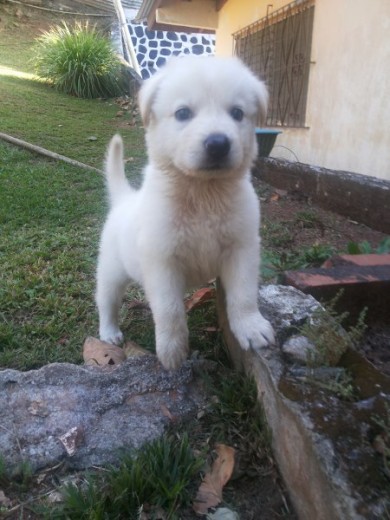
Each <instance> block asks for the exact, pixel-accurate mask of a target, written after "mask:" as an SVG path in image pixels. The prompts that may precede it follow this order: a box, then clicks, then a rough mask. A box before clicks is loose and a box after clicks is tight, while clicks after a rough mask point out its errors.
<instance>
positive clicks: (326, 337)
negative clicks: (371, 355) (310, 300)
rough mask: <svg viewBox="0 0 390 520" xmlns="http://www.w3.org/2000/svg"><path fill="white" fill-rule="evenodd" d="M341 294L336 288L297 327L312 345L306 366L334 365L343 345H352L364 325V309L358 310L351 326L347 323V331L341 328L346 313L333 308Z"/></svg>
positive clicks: (359, 335) (344, 346)
mask: <svg viewBox="0 0 390 520" xmlns="http://www.w3.org/2000/svg"><path fill="white" fill-rule="evenodd" d="M342 294H343V291H339V292H338V293H337V295H336V296H335V297H334V298H333V299H332V300H331V301H330V302H329V303H327V304H325V307H318V308H317V309H316V310H315V311H314V313H313V315H312V317H311V319H310V320H308V321H307V322H306V323H305V324H304V325H303V326H302V327H301V329H300V333H301V334H302V335H303V336H306V337H307V338H308V340H309V341H310V342H311V343H312V344H313V345H314V347H315V350H314V351H309V353H308V359H307V364H308V366H310V367H318V366H334V365H336V364H337V363H338V361H339V359H340V357H341V355H342V354H343V353H344V352H345V351H346V350H347V348H353V347H354V346H356V344H357V343H358V341H359V340H360V339H361V337H362V335H363V333H364V331H365V329H366V325H365V317H366V314H367V309H363V311H362V312H361V313H360V315H359V318H358V321H357V323H356V325H355V326H352V327H350V328H349V329H348V331H347V330H345V329H344V328H343V326H342V324H343V323H344V322H345V320H346V319H347V318H348V316H349V313H348V312H344V313H341V314H339V313H338V312H337V311H336V310H335V306H336V304H337V302H338V301H339V299H340V298H341V296H342Z"/></svg>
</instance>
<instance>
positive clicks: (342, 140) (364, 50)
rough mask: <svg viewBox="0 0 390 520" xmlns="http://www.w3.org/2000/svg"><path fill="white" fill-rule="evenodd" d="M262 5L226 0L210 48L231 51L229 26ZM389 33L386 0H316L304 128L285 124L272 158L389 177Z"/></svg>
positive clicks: (263, 1)
mask: <svg viewBox="0 0 390 520" xmlns="http://www.w3.org/2000/svg"><path fill="white" fill-rule="evenodd" d="M287 3H289V2H288V1H283V0H278V1H274V2H273V9H277V8H279V7H282V6H283V5H286V4H287ZM268 4H269V2H268V0H258V1H257V2H252V1H251V0H228V2H226V3H225V5H224V7H223V8H222V10H221V11H220V15H219V25H218V27H219V28H218V30H217V34H216V54H219V55H229V54H231V53H232V49H233V38H232V33H234V32H235V31H237V30H239V29H241V28H243V27H245V26H246V25H249V24H250V23H252V22H254V21H256V20H258V19H259V18H262V17H263V16H265V15H266V10H267V5H268ZM389 34H390V2H389V0H371V1H370V2H369V3H368V2H367V1H366V0H316V7H315V15H314V28H313V43H312V64H311V70H310V78H309V93H308V102H307V111H306V124H307V127H306V128H301V129H296V128H283V129H282V130H283V133H282V134H281V135H280V136H278V138H277V142H276V146H275V147H274V149H273V152H272V155H273V156H274V157H278V158H284V159H289V160H296V159H298V160H299V161H300V162H305V163H309V164H312V165H318V166H322V167H325V168H330V169H337V170H345V171H352V172H356V173H361V174H366V175H370V176H374V177H379V178H384V179H388V180H390V166H389V165H390V131H389V121H390V102H389V98H390V38H389Z"/></svg>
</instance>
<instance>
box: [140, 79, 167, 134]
mask: <svg viewBox="0 0 390 520" xmlns="http://www.w3.org/2000/svg"><path fill="white" fill-rule="evenodd" d="M162 76H163V75H162V73H161V72H160V71H158V72H156V73H155V74H154V75H153V76H152V77H151V78H149V79H147V80H146V81H145V83H143V85H142V87H141V89H140V91H139V94H138V103H139V108H140V112H141V117H142V121H143V123H144V126H145V127H147V126H149V123H150V117H151V114H152V107H153V103H154V100H155V99H156V95H157V92H158V89H159V86H160V83H161V80H162Z"/></svg>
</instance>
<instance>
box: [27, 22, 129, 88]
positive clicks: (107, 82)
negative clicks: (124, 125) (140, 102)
mask: <svg viewBox="0 0 390 520" xmlns="http://www.w3.org/2000/svg"><path fill="white" fill-rule="evenodd" d="M34 65H35V69H36V72H37V74H38V75H39V76H40V77H42V78H44V79H46V80H48V81H49V82H50V83H52V84H53V85H54V87H55V88H57V89H58V90H60V91H61V92H65V93H67V94H71V95H74V96H77V97H81V98H97V97H114V96H117V95H120V94H121V93H123V90H124V85H125V82H124V75H123V70H122V65H121V62H120V59H119V57H118V56H117V55H116V53H115V51H114V49H113V47H112V45H111V42H110V41H109V40H108V38H106V37H105V36H104V35H103V34H102V33H101V32H100V31H99V30H98V29H97V28H96V26H89V24H88V22H87V23H85V24H81V23H77V22H76V23H75V24H74V25H73V26H72V27H69V26H68V25H67V24H66V23H65V22H63V23H62V25H57V26H55V27H52V28H51V29H50V30H49V31H46V32H45V33H43V35H42V36H41V37H39V38H38V39H37V46H36V52H35V58H34Z"/></svg>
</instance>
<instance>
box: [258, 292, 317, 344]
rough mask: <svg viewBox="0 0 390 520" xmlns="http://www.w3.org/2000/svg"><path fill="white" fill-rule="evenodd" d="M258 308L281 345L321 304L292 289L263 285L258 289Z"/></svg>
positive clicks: (311, 297)
mask: <svg viewBox="0 0 390 520" xmlns="http://www.w3.org/2000/svg"><path fill="white" fill-rule="evenodd" d="M259 307H260V310H261V312H262V314H263V315H264V317H266V318H267V319H268V320H270V321H271V323H272V325H273V326H274V329H275V332H276V336H277V339H278V340H279V342H281V343H283V342H284V340H285V339H287V338H288V337H290V336H291V334H292V333H295V332H296V331H297V329H298V328H299V327H301V326H302V325H303V324H304V323H305V321H306V320H307V319H308V317H310V316H311V315H312V314H313V312H314V311H315V310H316V309H318V308H321V304H320V303H319V302H318V301H317V300H316V299H315V298H313V296H310V295H305V294H303V293H302V292H301V291H299V290H298V289H295V288H294V287H288V286H283V285H263V286H260V288H259Z"/></svg>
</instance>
